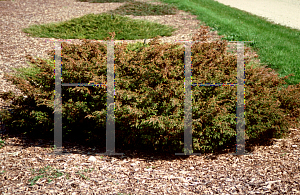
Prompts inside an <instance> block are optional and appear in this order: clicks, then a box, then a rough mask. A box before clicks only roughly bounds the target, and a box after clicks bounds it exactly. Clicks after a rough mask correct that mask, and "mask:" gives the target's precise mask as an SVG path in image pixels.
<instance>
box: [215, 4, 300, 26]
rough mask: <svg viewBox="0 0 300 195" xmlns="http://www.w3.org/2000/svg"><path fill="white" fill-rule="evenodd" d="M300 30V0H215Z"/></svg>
mask: <svg viewBox="0 0 300 195" xmlns="http://www.w3.org/2000/svg"><path fill="white" fill-rule="evenodd" d="M214 1H217V2H219V3H222V4H224V5H228V6H230V7H234V8H237V9H240V10H243V11H246V12H249V13H251V14H254V15H257V16H261V17H265V18H266V20H268V21H272V22H274V23H276V24H280V25H283V26H288V27H291V28H294V29H298V30H300V0H214Z"/></svg>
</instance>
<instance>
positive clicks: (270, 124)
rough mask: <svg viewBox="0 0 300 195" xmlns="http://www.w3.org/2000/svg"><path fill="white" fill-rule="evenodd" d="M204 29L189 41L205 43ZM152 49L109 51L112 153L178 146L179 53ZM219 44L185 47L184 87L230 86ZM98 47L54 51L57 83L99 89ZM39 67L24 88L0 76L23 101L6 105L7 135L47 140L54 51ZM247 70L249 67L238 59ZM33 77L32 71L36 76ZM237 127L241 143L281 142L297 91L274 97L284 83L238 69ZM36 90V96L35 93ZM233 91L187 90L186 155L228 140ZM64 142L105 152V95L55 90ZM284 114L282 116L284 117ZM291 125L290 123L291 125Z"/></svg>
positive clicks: (101, 59) (101, 64)
mask: <svg viewBox="0 0 300 195" xmlns="http://www.w3.org/2000/svg"><path fill="white" fill-rule="evenodd" d="M207 32H208V31H207V28H205V27H203V26H202V28H201V29H200V30H199V34H198V35H197V36H195V37H194V38H193V40H194V41H195V40H200V41H205V40H206V39H207V38H209V37H208V35H207ZM180 44H182V43H177V44H168V43H165V44H160V43H159V41H158V40H157V39H155V40H153V41H151V42H150V43H149V44H147V45H143V44H140V45H139V46H138V48H135V49H128V48H127V44H125V43H124V44H115V50H114V56H115V59H114V64H115V111H114V114H115V121H116V134H115V135H116V142H115V143H116V147H117V148H122V149H125V148H142V147H147V148H148V149H149V150H155V149H156V150H162V151H169V152H180V151H182V149H183V138H184V78H185V77H184V47H178V46H179V45H180ZM226 46H227V42H226V41H225V40H223V41H214V42H201V43H194V44H193V45H192V75H193V77H192V83H236V82H237V79H236V75H237V59H236V57H235V56H234V54H230V53H227V51H226ZM106 51H107V50H106V44H104V43H92V42H90V41H89V40H84V44H82V45H69V44H66V43H62V51H61V52H62V66H63V71H62V78H63V83H88V82H89V81H94V82H95V83H103V84H105V83H106V80H107V77H106V72H107V68H106V67H107V52H106ZM49 54H50V55H51V56H52V58H51V59H50V60H48V62H47V63H46V61H43V60H39V61H38V60H34V59H33V58H29V59H30V60H31V62H32V63H33V64H35V65H37V66H38V68H39V69H40V73H38V74H36V75H35V76H34V77H33V76H32V77H30V78H28V79H27V80H28V81H31V80H33V81H34V82H29V83H28V82H25V80H24V79H17V78H16V77H10V76H9V75H5V78H7V79H8V80H13V81H14V83H15V84H17V86H19V88H20V89H21V90H22V91H23V92H24V93H25V94H26V95H27V96H28V98H27V99H25V100H23V97H22V98H20V99H18V100H17V99H16V98H15V97H14V96H13V95H12V94H10V93H2V94H1V97H2V98H4V99H5V100H8V99H13V100H14V105H15V106H17V105H18V106H20V107H19V108H18V107H15V110H14V113H13V114H8V113H6V114H4V116H5V117H4V122H5V123H6V124H7V126H8V127H10V129H16V130H18V131H20V132H27V133H28V134H32V135H34V134H35V135H41V136H42V134H44V136H45V137H52V136H53V128H54V121H53V113H54V110H53V102H54V101H53V100H54V74H53V67H54V51H51V52H50V53H49ZM245 62H246V63H248V62H249V59H247V58H246V59H245ZM36 69H37V68H36ZM245 77H246V87H245V98H246V105H245V120H246V135H247V136H248V137H249V141H252V142H256V141H257V140H268V139H270V138H272V137H279V136H281V135H284V134H285V133H286V132H287V130H288V127H291V126H292V124H293V122H294V123H295V122H296V118H297V117H298V118H299V107H300V100H299V94H300V93H299V92H300V90H299V85H297V86H291V87H289V88H287V89H286V88H283V89H281V90H278V88H279V87H280V86H282V85H283V84H285V82H284V81H283V80H284V78H278V76H277V75H276V74H274V73H272V72H271V69H267V68H253V67H246V71H245ZM37 84H39V85H40V86H42V87H41V88H40V87H39V86H38V85H37ZM236 93H237V91H236V87H233V86H211V87H207V86H205V87H204V86H192V101H193V102H192V107H193V108H192V113H193V114H192V117H193V124H192V127H193V144H194V145H193V147H194V152H196V151H200V152H210V151H214V150H217V149H220V148H223V147H225V146H228V145H233V146H234V144H235V140H236V137H235V135H236V97H237V95H236ZM62 100H63V103H62V105H63V109H62V111H63V136H64V140H67V139H69V140H70V139H72V140H73V141H75V140H76V139H77V140H80V141H81V142H80V143H82V144H83V143H84V142H85V141H87V140H88V141H89V143H91V144H97V143H100V145H101V146H105V141H106V137H105V130H106V129H105V128H106V125H105V124H106V121H105V120H106V88H105V86H102V87H62ZM288 114H289V115H288ZM294 119H295V121H293V120H294Z"/></svg>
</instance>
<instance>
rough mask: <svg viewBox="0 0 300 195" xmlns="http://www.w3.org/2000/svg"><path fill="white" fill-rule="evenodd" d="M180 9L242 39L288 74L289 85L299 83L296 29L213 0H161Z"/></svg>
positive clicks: (233, 38) (299, 32)
mask: <svg viewBox="0 0 300 195" xmlns="http://www.w3.org/2000/svg"><path fill="white" fill-rule="evenodd" d="M161 2H163V3H168V4H169V5H173V6H176V7H177V8H178V9H180V10H184V11H187V12H190V13H191V14H193V15H197V19H198V20H200V21H202V22H204V23H205V24H206V25H207V26H210V27H212V28H213V30H217V31H218V33H219V35H225V36H226V39H227V40H229V41H254V43H245V44H246V45H247V46H251V47H252V48H253V49H254V50H255V51H257V52H258V55H259V58H260V60H261V62H262V63H264V64H267V65H268V67H269V68H272V69H274V70H275V71H276V72H277V73H279V76H280V77H284V76H286V75H289V74H294V75H295V76H292V77H290V78H289V79H288V80H286V82H287V83H288V84H289V85H295V84H298V83H300V38H299V37H300V30H295V29H291V28H288V27H285V26H281V25H277V24H275V23H271V22H268V21H266V20H265V19H264V18H262V17H259V16H255V15H252V14H249V13H247V12H244V11H241V10H238V9H236V8H231V7H229V6H226V5H223V4H221V3H219V2H216V1H213V0H161Z"/></svg>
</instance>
